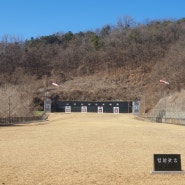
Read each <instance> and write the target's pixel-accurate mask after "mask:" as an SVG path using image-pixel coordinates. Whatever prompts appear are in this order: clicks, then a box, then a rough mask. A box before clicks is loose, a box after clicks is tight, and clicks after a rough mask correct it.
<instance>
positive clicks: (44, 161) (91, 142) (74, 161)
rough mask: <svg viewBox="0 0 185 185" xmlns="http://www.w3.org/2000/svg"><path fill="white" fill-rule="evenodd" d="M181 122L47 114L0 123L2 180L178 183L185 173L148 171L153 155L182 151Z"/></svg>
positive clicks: (51, 184) (12, 183)
mask: <svg viewBox="0 0 185 185" xmlns="http://www.w3.org/2000/svg"><path fill="white" fill-rule="evenodd" d="M184 138H185V127H184V126H178V125H172V124H161V123H151V122H147V121H141V120H137V119H135V118H134V116H133V115H132V114H111V113H110V114H109V113H106V114H97V113H71V114H65V113H51V114H49V117H48V120H47V121H44V122H35V123H31V124H20V125H15V126H9V127H0V157H1V159H0V184H1V185H33V184H35V185H124V184H125V185H149V184H152V185H164V184H165V185H168V184H169V185H171V184H175V185H182V184H184V183H185V175H184V174H151V173H150V172H151V170H153V154H156V153H162V154H165V153H169V154H181V163H182V170H185V146H184V141H185V140H184Z"/></svg>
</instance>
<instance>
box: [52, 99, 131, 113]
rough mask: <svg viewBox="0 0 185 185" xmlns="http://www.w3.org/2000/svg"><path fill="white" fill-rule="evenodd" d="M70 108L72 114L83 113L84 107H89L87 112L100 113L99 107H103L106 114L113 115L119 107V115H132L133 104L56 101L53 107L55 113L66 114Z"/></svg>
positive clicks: (121, 102)
mask: <svg viewBox="0 0 185 185" xmlns="http://www.w3.org/2000/svg"><path fill="white" fill-rule="evenodd" d="M66 106H70V108H71V112H81V111H82V107H87V112H98V107H103V112H104V113H113V112H114V110H115V107H118V110H119V113H131V112H132V102H131V101H129V102H123V101H114V102H112V101H110V102H87V101H56V102H55V103H54V104H53V105H52V110H53V112H65V107H66Z"/></svg>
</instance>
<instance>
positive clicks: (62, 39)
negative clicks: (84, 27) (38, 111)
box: [0, 18, 185, 108]
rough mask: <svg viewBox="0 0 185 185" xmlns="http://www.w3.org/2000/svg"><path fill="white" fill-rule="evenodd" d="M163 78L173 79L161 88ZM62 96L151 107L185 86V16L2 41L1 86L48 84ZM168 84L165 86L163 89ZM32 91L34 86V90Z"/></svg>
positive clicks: (0, 55)
mask: <svg viewBox="0 0 185 185" xmlns="http://www.w3.org/2000/svg"><path fill="white" fill-rule="evenodd" d="M160 79H165V80H167V81H169V82H170V86H169V88H166V87H164V86H161V85H160V83H159V80H160ZM51 82H56V83H58V84H60V85H61V87H60V89H53V90H52V89H51V92H50V93H51V96H54V94H55V95H56V94H58V97H59V98H60V99H64V100H67V99H68V100H69V99H70V100H89V101H90V100H91V101H93V100H94V101H95V100H118V99H119V100H131V99H133V98H135V97H138V98H141V99H142V98H143V96H145V101H147V102H148V107H149V108H150V107H151V106H152V105H154V104H155V103H156V102H157V101H158V100H159V99H160V97H161V96H162V92H163V91H164V90H165V91H167V92H168V93H171V92H174V91H180V90H181V89H185V19H180V20H157V21H150V22H147V23H145V24H136V23H135V22H134V21H133V20H132V19H131V18H128V19H124V20H122V21H118V23H117V25H116V26H111V25H106V26H104V27H102V28H101V29H97V30H96V31H86V32H79V33H72V32H70V31H69V32H67V33H56V34H53V35H48V36H41V37H38V38H31V39H30V40H26V41H18V40H16V39H13V38H12V39H11V38H8V37H6V36H4V37H3V39H2V41H1V42H0V85H1V87H3V85H4V84H13V85H17V86H18V85H21V84H25V85H26V84H27V85H28V84H29V85H30V84H32V86H33V87H34V86H35V91H36V92H35V95H36V96H40V95H39V92H41V90H40V89H42V88H43V89H46V86H47V87H48V88H50V86H51ZM164 88H166V89H164ZM33 89H34V88H33Z"/></svg>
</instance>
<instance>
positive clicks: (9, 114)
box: [8, 95, 11, 123]
mask: <svg viewBox="0 0 185 185" xmlns="http://www.w3.org/2000/svg"><path fill="white" fill-rule="evenodd" d="M10 97H11V96H10V95H9V96H8V122H9V123H10V117H11V101H10Z"/></svg>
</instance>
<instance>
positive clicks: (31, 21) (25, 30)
mask: <svg viewBox="0 0 185 185" xmlns="http://www.w3.org/2000/svg"><path fill="white" fill-rule="evenodd" d="M125 16H130V17H132V18H133V19H134V20H135V21H136V22H139V23H142V22H144V21H145V20H146V19H149V20H156V19H180V18H183V17H185V0H0V39H1V38H2V36H4V35H7V34H8V35H11V36H15V37H21V38H22V39H30V38H31V37H34V38H36V37H39V36H45V35H51V34H54V33H56V32H63V33H66V32H68V31H72V32H73V33H77V32H80V31H83V32H85V31H88V30H92V31H95V30H96V28H102V27H103V26H105V25H107V24H110V25H116V24H117V21H118V19H119V18H123V17H125Z"/></svg>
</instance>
